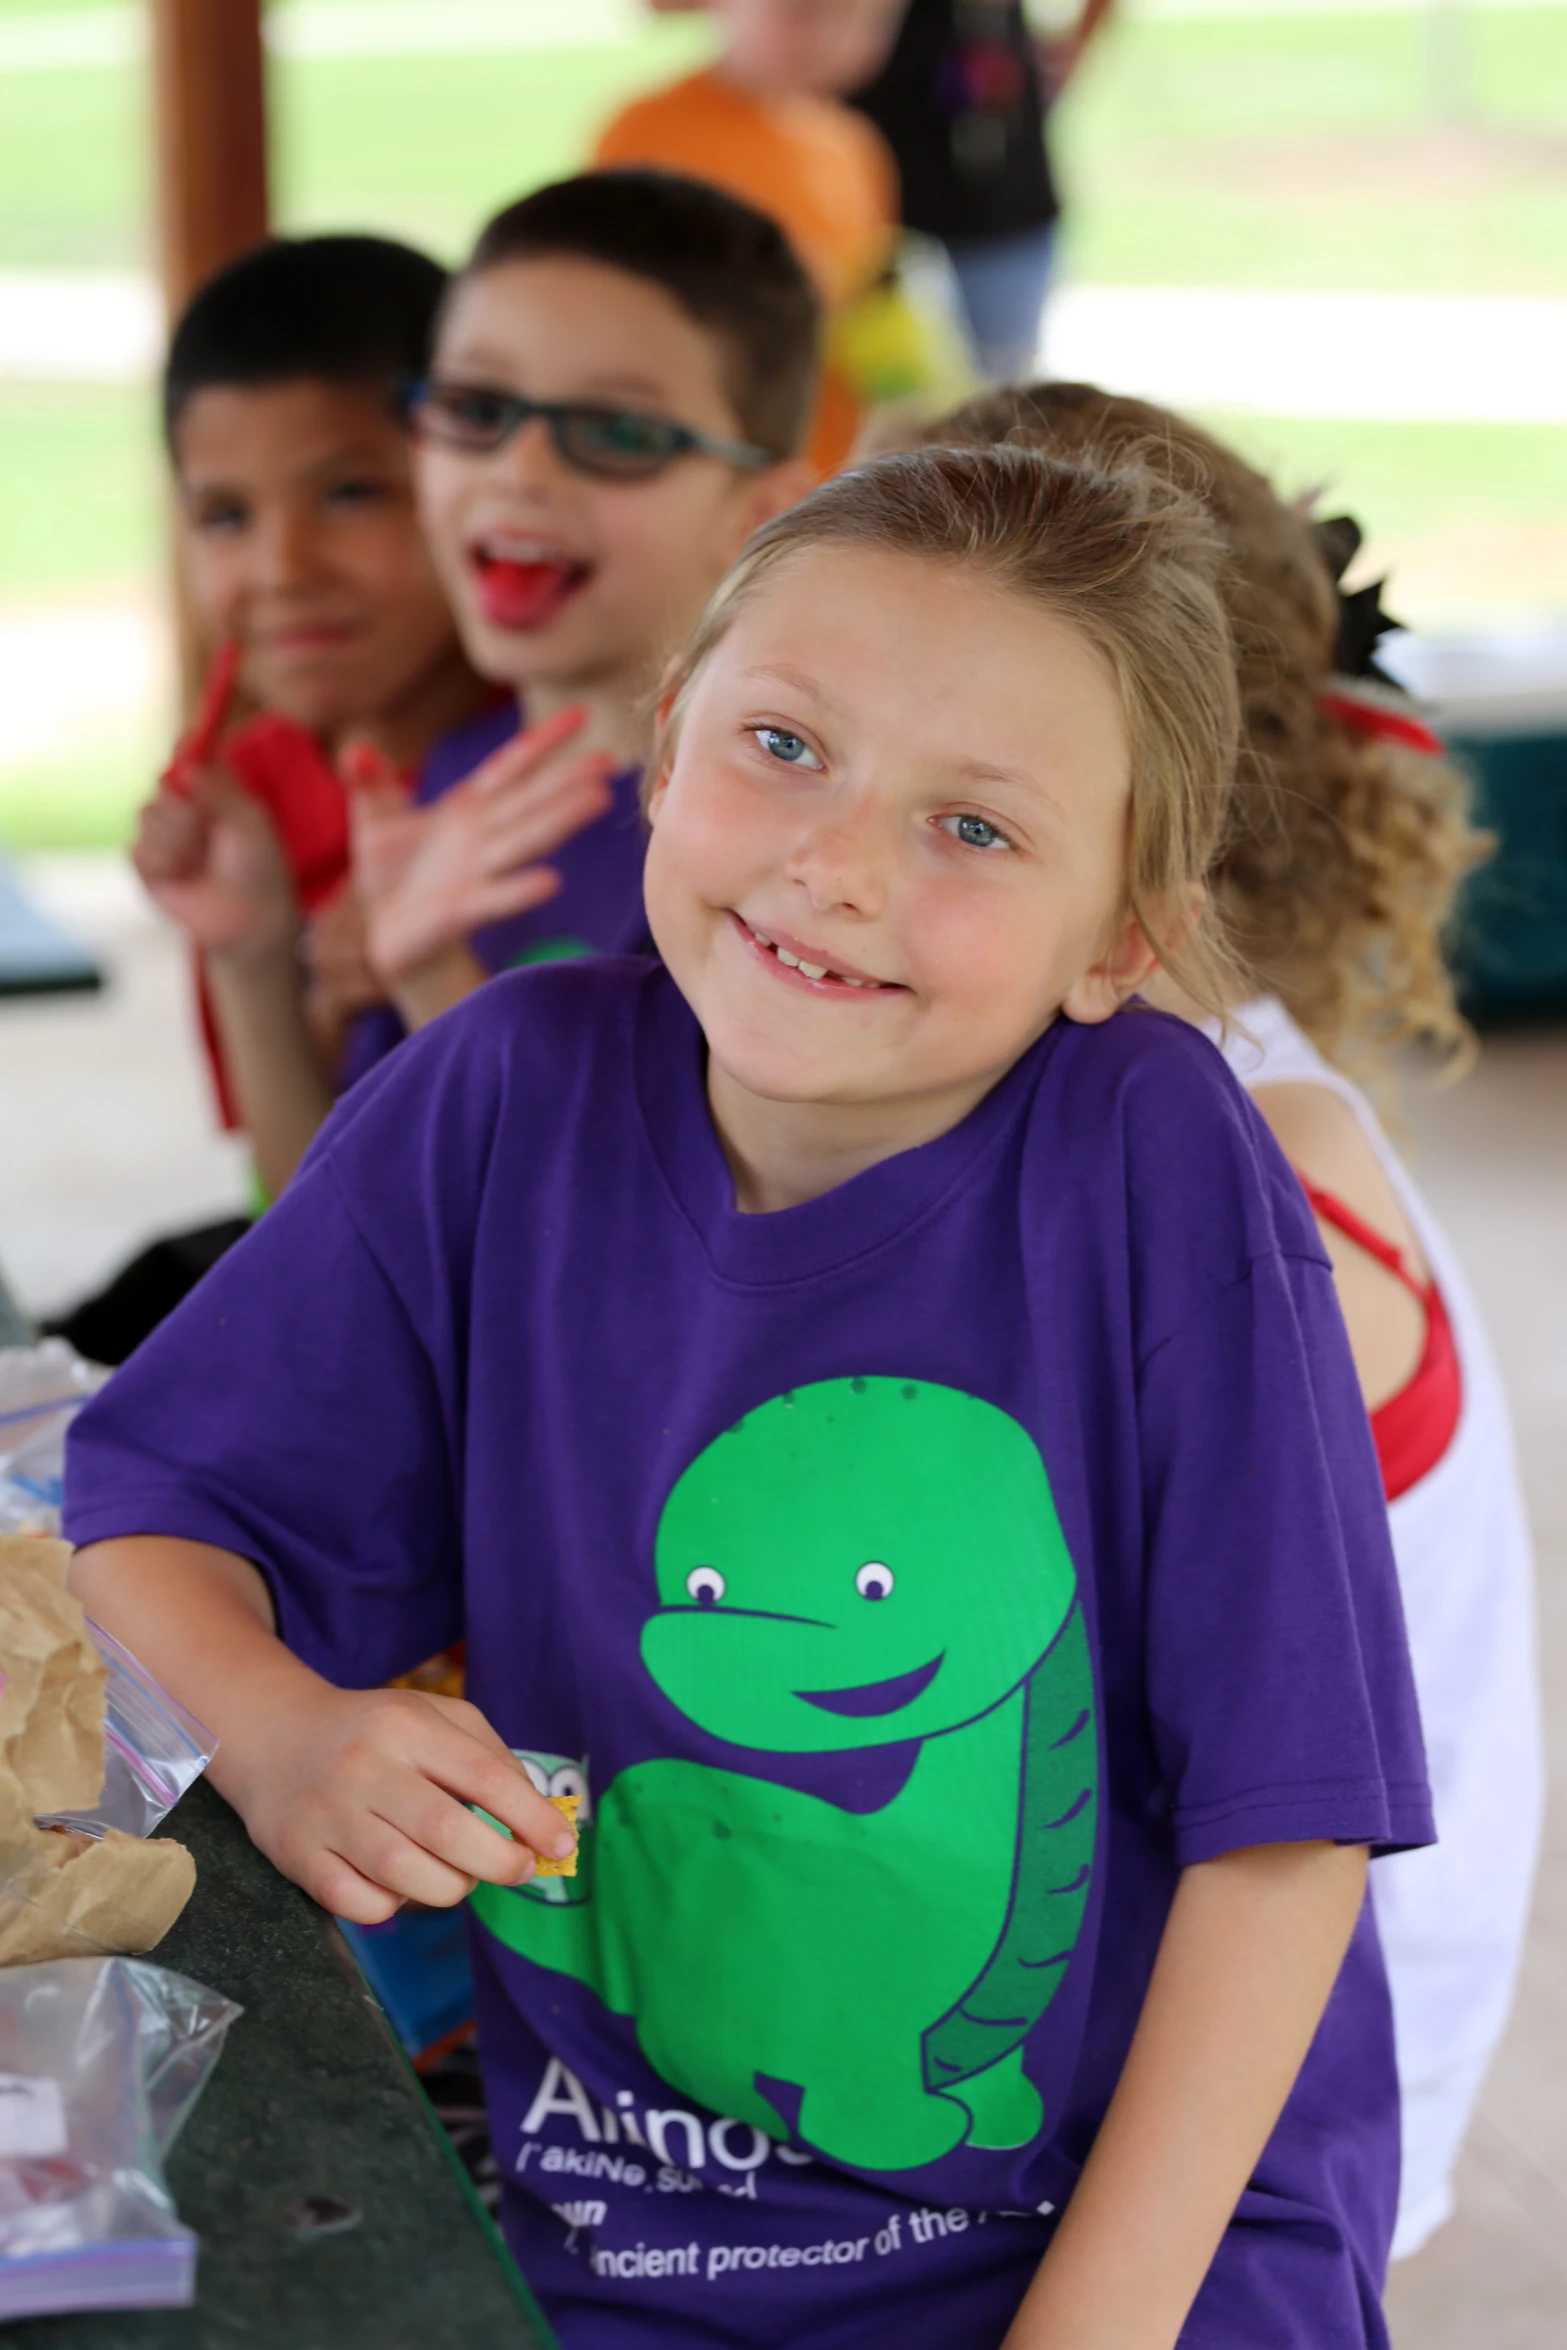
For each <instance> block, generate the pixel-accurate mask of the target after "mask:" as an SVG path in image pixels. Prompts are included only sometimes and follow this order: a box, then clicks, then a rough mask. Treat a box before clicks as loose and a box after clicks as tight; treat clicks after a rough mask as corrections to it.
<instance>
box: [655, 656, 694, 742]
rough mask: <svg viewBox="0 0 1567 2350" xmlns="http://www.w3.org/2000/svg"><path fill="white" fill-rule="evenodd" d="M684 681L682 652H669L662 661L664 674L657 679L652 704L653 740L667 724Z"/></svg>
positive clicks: (684, 666) (683, 657) (684, 662)
mask: <svg viewBox="0 0 1567 2350" xmlns="http://www.w3.org/2000/svg"><path fill="white" fill-rule="evenodd" d="M685 682H686V657H685V655H684V653H671V654H670V656H669V659H668V660H667V661H666V662H665V663H664V674H663V675H662V677H661V678H660V679H659V681H658V700H657V702H656V703H655V704H654V706H653V735H654V739H655V741H656V740H657V739H658V738H659V737H660V736H661V735H662V734H663V731H664V729H665V727H666V726H667V725H668V724H669V718H670V713H671V711H672V710H673V709H674V706H675V704H676V702H677V701H678V700H679V699H680V688H681V687H682V686H683V685H684V684H685Z"/></svg>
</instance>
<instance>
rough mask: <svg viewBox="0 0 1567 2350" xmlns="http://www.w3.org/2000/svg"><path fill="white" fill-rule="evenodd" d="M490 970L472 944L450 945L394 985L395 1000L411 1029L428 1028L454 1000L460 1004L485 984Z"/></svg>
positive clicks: (447, 1010) (405, 1024)
mask: <svg viewBox="0 0 1567 2350" xmlns="http://www.w3.org/2000/svg"><path fill="white" fill-rule="evenodd" d="M488 977H489V973H488V972H487V971H486V970H485V968H484V965H483V964H482V963H481V962H480V961H479V958H478V956H477V955H476V954H475V953H474V952H473V950H472V948H471V947H466V946H455V947H448V948H447V949H446V951H445V952H444V953H443V954H439V955H432V956H431V958H430V960H429V962H427V963H421V964H420V965H419V967H418V969H417V970H415V971H409V972H407V973H405V974H404V976H403V977H402V978H400V979H399V980H398V981H397V983H396V985H395V986H394V987H393V989H392V1001H393V1003H394V1004H396V1006H397V1009H398V1011H399V1012H400V1013H401V1014H402V1016H403V1023H404V1026H405V1027H407V1028H410V1029H414V1028H426V1027H428V1026H429V1024H430V1022H431V1021H432V1020H437V1019H439V1018H440V1015H441V1014H442V1013H443V1012H449V1011H450V1010H451V1008H452V1006H453V1004H460V1003H461V1002H462V1001H463V998H464V997H465V996H471V995H473V994H474V993H475V992H476V991H477V990H478V989H479V988H481V987H482V986H483V985H484V983H485V981H486V979H488Z"/></svg>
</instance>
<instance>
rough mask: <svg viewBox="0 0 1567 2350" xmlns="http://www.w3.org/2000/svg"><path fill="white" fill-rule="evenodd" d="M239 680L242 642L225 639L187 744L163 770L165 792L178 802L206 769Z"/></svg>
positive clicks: (216, 655)
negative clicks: (197, 774)
mask: <svg viewBox="0 0 1567 2350" xmlns="http://www.w3.org/2000/svg"><path fill="white" fill-rule="evenodd" d="M238 680H239V640H238V638H237V637H232V636H231V637H225V638H224V640H223V642H222V644H221V645H219V647H218V649H217V651H216V653H214V655H213V657H212V667H211V668H210V669H209V670H208V672H207V682H206V684H205V685H204V686H203V688H202V692H201V701H200V703H199V705H198V707H197V710H196V715H195V717H194V718H193V719H192V720H191V722H190V726H189V728H188V729H187V731H186V734H185V737H184V740H183V741H182V742H180V743H178V744H177V745H176V746H175V751H174V756H173V758H172V759H171V760H170V761H169V763H168V765H167V767H165V769H164V770H163V773H162V775H161V777H160V778H159V781H160V783H161V784H162V786H163V789H164V790H165V791H169V792H173V793H174V795H175V797H176V798H177V799H182V800H183V799H188V798H189V797H190V779H191V776H192V774H193V772H194V771H195V769H196V768H198V767H205V766H206V764H207V762H208V760H209V759H210V758H211V757H212V754H213V752H214V751H215V750H216V749H217V747H218V741H219V738H220V736H221V735H222V733H223V729H224V726H225V725H226V724H227V722H228V714H229V705H230V704H231V703H232V701H233V699H234V688H235V686H236V684H237V683H238Z"/></svg>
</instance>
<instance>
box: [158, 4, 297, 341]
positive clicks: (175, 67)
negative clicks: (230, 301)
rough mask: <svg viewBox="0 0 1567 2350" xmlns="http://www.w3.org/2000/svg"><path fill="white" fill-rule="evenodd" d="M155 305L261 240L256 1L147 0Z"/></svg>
mask: <svg viewBox="0 0 1567 2350" xmlns="http://www.w3.org/2000/svg"><path fill="white" fill-rule="evenodd" d="M150 5H151V9H152V42H153V85H154V92H155V101H156V109H157V140H158V226H159V241H160V246H161V255H162V265H163V291H164V299H165V301H166V303H167V305H168V312H169V316H170V317H171V318H175V317H177V316H178V315H179V312H180V311H181V310H182V309H183V308H184V306H185V303H186V302H187V301H188V300H189V298H190V296H191V294H192V293H193V292H194V291H195V289H196V287H197V286H199V285H200V284H201V283H202V281H203V280H204V279H205V278H209V277H210V276H211V275H212V273H213V271H214V270H216V269H221V268H222V266H223V264H224V262H226V261H232V260H233V259H234V257H235V255H236V254H238V253H243V252H244V251H245V249H246V248H247V246H250V245H255V244H258V243H259V242H260V240H261V239H262V238H263V237H264V236H265V235H266V233H267V224H268V210H267V124H266V77H265V68H264V64H263V59H262V50H261V0H150Z"/></svg>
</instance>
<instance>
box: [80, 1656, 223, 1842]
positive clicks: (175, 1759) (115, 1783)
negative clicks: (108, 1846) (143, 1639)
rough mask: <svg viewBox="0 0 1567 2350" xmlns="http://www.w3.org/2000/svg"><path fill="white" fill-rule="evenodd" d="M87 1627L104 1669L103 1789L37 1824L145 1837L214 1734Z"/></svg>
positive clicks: (197, 1770) (202, 1765)
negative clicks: (82, 1807) (81, 1807)
mask: <svg viewBox="0 0 1567 2350" xmlns="http://www.w3.org/2000/svg"><path fill="white" fill-rule="evenodd" d="M87 1629H88V1631H89V1632H90V1633H91V1635H92V1640H93V1646H94V1647H95V1648H96V1649H97V1651H98V1654H99V1655H100V1656H101V1657H102V1658H103V1661H104V1665H105V1667H106V1668H107V1671H108V1676H109V1678H108V1686H107V1689H106V1691H105V1694H104V1721H103V1746H104V1757H103V1759H104V1777H103V1792H102V1794H101V1795H100V1796H99V1797H98V1800H97V1802H96V1803H94V1804H92V1805H91V1806H90V1807H89V1808H88V1809H87V1810H86V1811H65V1812H51V1813H50V1814H49V1815H48V1817H47V1818H46V1819H43V1820H40V1822H39V1825H40V1827H45V1828H76V1829H80V1830H81V1831H82V1832H83V1833H84V1834H85V1835H88V1836H101V1835H102V1834H103V1832H104V1830H105V1829H106V1828H119V1829H121V1830H122V1831H123V1832H124V1834H125V1835H127V1836H150V1835H151V1834H152V1833H153V1831H154V1830H155V1829H156V1827H157V1826H158V1823H159V1821H160V1820H162V1819H164V1818H165V1817H166V1816H167V1815H168V1813H170V1812H171V1811H172V1810H173V1809H174V1806H175V1805H176V1804H177V1803H178V1801H179V1799H180V1797H181V1796H182V1795H183V1794H184V1792H185V1790H186V1788H187V1787H189V1786H190V1785H192V1783H193V1782H194V1781H195V1780H197V1779H199V1778H200V1777H201V1774H202V1772H203V1771H204V1770H205V1769H206V1767H207V1765H208V1763H209V1762H211V1760H212V1757H213V1755H214V1753H215V1752H216V1750H217V1740H216V1739H215V1738H214V1737H213V1735H212V1733H211V1731H210V1730H208V1729H205V1728H203V1726H202V1724H201V1723H200V1722H198V1721H197V1719H196V1717H195V1715H194V1714H193V1713H188V1712H187V1711H186V1709H185V1707H184V1706H182V1705H181V1703H180V1701H179V1699H178V1698H177V1697H171V1696H170V1695H169V1692H168V1691H167V1690H166V1689H165V1688H164V1687H163V1686H162V1684H161V1683H160V1682H158V1681H155V1680H154V1679H153V1677H152V1675H151V1674H150V1673H149V1672H148V1670H147V1668H146V1666H145V1665H143V1664H140V1663H138V1661H137V1660H136V1658H135V1657H133V1656H132V1655H131V1653H130V1650H129V1649H128V1648H122V1647H121V1646H120V1644H119V1642H118V1641H117V1640H116V1639H115V1637H114V1635H113V1633H112V1632H106V1631H105V1630H104V1629H103V1626H102V1625H101V1624H95V1623H94V1622H93V1620H92V1618H91V1616H89V1617H88V1619H87Z"/></svg>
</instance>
